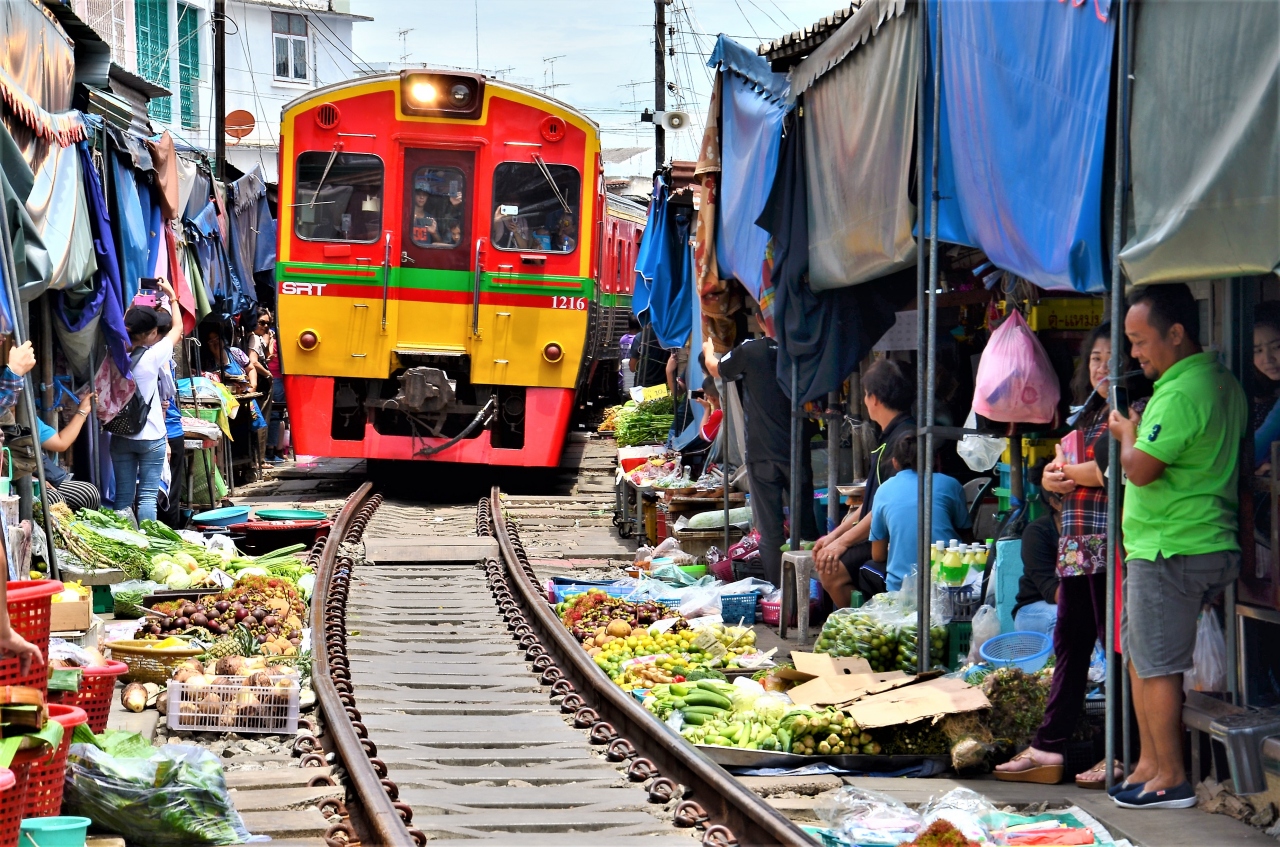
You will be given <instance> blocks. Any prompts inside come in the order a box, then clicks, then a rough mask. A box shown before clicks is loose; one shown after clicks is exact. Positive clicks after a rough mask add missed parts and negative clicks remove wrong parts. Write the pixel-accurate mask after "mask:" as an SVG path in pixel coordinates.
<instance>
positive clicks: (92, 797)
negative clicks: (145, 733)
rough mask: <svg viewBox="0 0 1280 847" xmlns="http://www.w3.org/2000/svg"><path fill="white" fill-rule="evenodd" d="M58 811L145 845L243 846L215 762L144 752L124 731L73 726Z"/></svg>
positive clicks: (200, 751)
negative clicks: (98, 733) (100, 731)
mask: <svg viewBox="0 0 1280 847" xmlns="http://www.w3.org/2000/svg"><path fill="white" fill-rule="evenodd" d="M72 741H73V742H74V743H73V744H72V745H71V750H70V753H69V754H68V756H67V778H66V783H65V786H66V787H65V789H64V795H63V801H62V811H63V813H64V814H67V815H82V816H84V817H86V818H89V820H91V821H93V823H94V825H95V826H96V827H98V828H101V829H105V830H107V831H109V832H123V833H128V836H129V841H130V843H135V844H146V845H147V847H201V846H202V845H220V844H243V843H244V842H245V841H247V840H248V839H249V833H248V831H247V830H246V829H245V827H244V823H243V821H241V819H240V814H239V813H238V812H237V811H236V809H235V806H234V805H233V803H232V801H231V793H230V792H229V791H228V790H227V784H226V780H225V779H224V778H223V772H222V764H221V763H220V762H219V761H218V757H217V756H215V755H214V754H213V753H211V752H210V751H208V750H205V749H204V748H201V747H195V746H189V745H183V744H166V745H164V746H163V747H152V746H151V745H150V744H149V743H147V741H146V739H144V738H142V737H141V736H139V735H137V734H136V733H130V732H111V731H108V732H106V733H104V734H103V735H101V736H95V735H94V734H93V733H92V732H90V731H89V730H88V728H87V727H85V726H83V725H82V726H80V727H77V728H76V731H75V735H74V736H73V737H72Z"/></svg>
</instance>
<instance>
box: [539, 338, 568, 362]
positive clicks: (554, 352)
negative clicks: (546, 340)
mask: <svg viewBox="0 0 1280 847" xmlns="http://www.w3.org/2000/svg"><path fill="white" fill-rule="evenodd" d="M542 358H544V359H546V360H547V361H548V362H550V363H551V364H553V365H554V364H555V363H556V362H558V361H560V360H561V359H563V358H564V350H563V349H561V347H560V345H559V344H556V343H555V342H554V341H552V342H551V343H550V344H548V345H547V346H546V347H543V348H542Z"/></svg>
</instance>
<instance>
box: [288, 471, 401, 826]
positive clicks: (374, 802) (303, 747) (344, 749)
mask: <svg viewBox="0 0 1280 847" xmlns="http://www.w3.org/2000/svg"><path fill="white" fill-rule="evenodd" d="M381 501H382V498H381V496H380V495H375V494H374V493H373V486H372V484H371V483H368V482H366V483H364V484H363V485H361V486H360V488H358V489H357V490H356V492H355V493H354V494H352V495H351V496H350V497H348V498H347V501H346V503H344V504H343V506H342V509H341V510H340V511H339V512H338V516H337V518H336V519H335V520H334V522H333V528H332V529H331V530H330V533H329V537H328V539H326V540H325V541H324V542H321V543H320V544H318V545H317V547H318V550H319V552H318V553H317V552H316V551H315V549H313V552H312V560H313V564H314V566H315V570H316V581H315V590H314V591H313V596H312V598H311V634H312V643H313V646H312V663H311V687H312V689H313V690H314V691H315V694H316V702H317V705H318V706H319V708H320V713H321V714H322V715H323V716H324V731H325V739H326V741H327V742H328V744H329V746H330V747H331V748H332V752H333V754H334V755H335V757H336V759H337V761H338V763H340V764H341V766H342V768H343V770H344V771H345V773H346V783H347V788H348V799H349V800H350V799H354V800H355V801H356V804H355V805H356V808H354V809H351V810H348V809H347V808H345V807H344V806H343V804H341V803H334V804H333V805H332V807H331V810H332V811H336V812H337V813H338V814H340V815H342V816H343V817H344V818H345V820H343V821H342V822H341V823H337V824H334V825H333V826H332V827H330V829H329V831H328V832H327V833H326V834H325V842H326V843H327V844H329V845H342V844H351V843H355V842H356V841H360V842H361V843H365V844H369V845H378V847H415V845H417V847H421V845H423V844H425V843H426V838H425V836H423V835H422V833H420V832H417V831H416V830H410V829H409V824H410V822H411V821H412V817H413V813H412V811H411V810H410V809H409V807H408V806H406V805H404V804H403V803H397V802H396V801H395V798H396V797H397V795H398V793H399V792H398V789H397V788H396V786H395V784H394V783H392V782H390V780H388V779H386V776H387V771H386V766H385V765H384V764H383V763H382V761H381V760H379V759H377V758H376V757H377V753H378V749H377V747H376V746H375V745H374V743H373V742H372V741H371V740H370V739H369V738H368V731H367V730H365V727H364V724H363V723H361V719H360V712H359V711H358V710H357V709H356V707H355V699H354V696H353V692H352V686H351V674H350V667H349V663H348V660H347V651H346V640H347V636H346V603H347V595H348V591H349V590H350V582H351V568H352V564H353V563H352V560H351V559H350V558H348V557H346V556H343V555H342V554H341V547H342V544H343V543H351V542H355V541H359V540H360V538H361V537H362V536H363V534H364V529H365V526H366V525H367V524H368V522H369V519H370V518H371V517H372V515H373V512H374V510H376V509H377V507H378V505H379V504H380V503H381ZM312 729H314V725H313V726H312ZM295 749H296V750H297V751H298V752H300V753H302V754H303V761H302V765H303V766H304V767H306V766H308V765H322V764H324V758H323V757H321V756H320V755H318V753H317V751H318V750H319V741H318V740H317V739H316V738H315V736H314V735H308V734H305V733H304V734H301V735H299V737H298V739H297V740H296V742H295ZM317 779H323V778H320V777H317ZM352 811H354V812H356V820H355V822H352V820H351V815H350V812H352ZM366 838H367V840H366Z"/></svg>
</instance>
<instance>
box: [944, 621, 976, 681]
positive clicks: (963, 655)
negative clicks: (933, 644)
mask: <svg viewBox="0 0 1280 847" xmlns="http://www.w3.org/2000/svg"><path fill="white" fill-rule="evenodd" d="M972 644H973V621H957V620H953V621H951V623H949V624H947V658H948V659H949V660H950V661H949V662H948V663H947V667H949V668H951V670H953V671H958V670H960V666H961V665H963V664H964V663H965V662H966V661H967V660H968V658H969V647H970V646H971V645H972Z"/></svg>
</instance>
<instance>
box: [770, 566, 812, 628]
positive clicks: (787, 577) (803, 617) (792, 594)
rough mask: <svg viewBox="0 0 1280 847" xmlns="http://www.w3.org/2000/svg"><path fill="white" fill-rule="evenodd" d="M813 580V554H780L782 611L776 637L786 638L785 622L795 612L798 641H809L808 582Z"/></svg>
mask: <svg viewBox="0 0 1280 847" xmlns="http://www.w3.org/2000/svg"><path fill="white" fill-rule="evenodd" d="M812 578H813V553H811V552H810V551H808V550H798V551H796V552H787V553H783V554H782V609H781V610H780V614H779V615H778V637H779V638H786V637H787V621H789V620H791V610H792V609H793V608H794V609H795V610H796V629H798V630H799V631H800V636H799V637H800V640H801V641H808V640H809V580H811V579H812Z"/></svg>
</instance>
